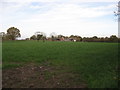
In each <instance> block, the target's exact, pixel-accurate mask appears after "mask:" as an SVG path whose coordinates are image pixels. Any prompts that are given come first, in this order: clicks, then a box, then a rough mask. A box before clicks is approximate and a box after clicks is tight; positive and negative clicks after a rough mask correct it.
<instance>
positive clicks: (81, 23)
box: [0, 0, 119, 38]
mask: <svg viewBox="0 0 120 90" xmlns="http://www.w3.org/2000/svg"><path fill="white" fill-rule="evenodd" d="M118 1H119V0H0V13H2V14H1V19H2V21H1V20H0V23H1V25H2V26H1V27H0V32H2V31H3V32H6V30H7V29H8V28H9V27H13V26H14V27H17V28H18V29H20V31H21V35H22V37H21V38H27V37H30V36H32V35H33V34H34V33H35V32H37V31H40V32H45V33H46V35H47V36H49V35H50V33H52V32H55V33H56V34H62V35H67V36H70V35H80V36H82V37H92V36H98V37H105V36H108V37H109V36H110V35H117V36H118V24H117V20H116V19H117V18H116V17H115V15H114V13H113V12H114V11H115V10H117V7H116V5H117V2H118Z"/></svg>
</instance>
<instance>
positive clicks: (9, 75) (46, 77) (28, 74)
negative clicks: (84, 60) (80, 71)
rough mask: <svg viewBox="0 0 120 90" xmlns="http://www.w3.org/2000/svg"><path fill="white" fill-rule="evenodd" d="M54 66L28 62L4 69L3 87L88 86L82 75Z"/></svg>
mask: <svg viewBox="0 0 120 90" xmlns="http://www.w3.org/2000/svg"><path fill="white" fill-rule="evenodd" d="M62 69H63V68H60V67H59V68H56V67H54V66H46V65H44V66H43V65H35V64H26V65H24V66H21V67H17V68H11V69H3V72H2V74H3V77H2V79H3V80H2V86H3V88H87V85H86V84H85V82H84V81H83V80H82V79H80V76H79V75H77V74H74V73H72V72H62V71H61V70H62Z"/></svg>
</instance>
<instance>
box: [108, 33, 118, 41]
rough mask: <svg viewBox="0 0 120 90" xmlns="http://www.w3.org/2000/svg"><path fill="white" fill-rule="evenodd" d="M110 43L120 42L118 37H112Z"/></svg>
mask: <svg viewBox="0 0 120 90" xmlns="http://www.w3.org/2000/svg"><path fill="white" fill-rule="evenodd" d="M110 41H111V42H118V38H117V36H116V35H111V36H110Z"/></svg>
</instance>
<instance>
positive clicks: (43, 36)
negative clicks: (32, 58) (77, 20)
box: [0, 27, 120, 42]
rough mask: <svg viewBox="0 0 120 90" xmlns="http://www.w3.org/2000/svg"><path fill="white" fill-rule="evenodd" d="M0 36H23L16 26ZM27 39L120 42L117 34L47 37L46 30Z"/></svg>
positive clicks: (11, 38)
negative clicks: (106, 35) (107, 35)
mask: <svg viewBox="0 0 120 90" xmlns="http://www.w3.org/2000/svg"><path fill="white" fill-rule="evenodd" d="M0 36H1V37H2V40H3V41H4V40H16V39H17V38H19V37H21V34H20V30H19V29H18V28H15V27H10V28H8V29H7V33H5V32H0ZM25 40H37V41H39V40H42V41H43V42H45V41H46V40H48V41H74V42H120V38H118V37H117V36H116V35H111V36H110V37H97V36H93V37H81V36H78V35H71V36H64V35H57V34H56V33H54V32H53V33H51V34H50V37H46V34H45V33H44V32H36V33H35V34H34V35H32V36H31V37H29V38H26V39H25Z"/></svg>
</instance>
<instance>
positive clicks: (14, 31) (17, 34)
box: [7, 27, 21, 40]
mask: <svg viewBox="0 0 120 90" xmlns="http://www.w3.org/2000/svg"><path fill="white" fill-rule="evenodd" d="M7 35H8V36H9V39H10V40H15V39H16V38H17V37H21V35H20V30H19V29H17V28H15V27H10V28H9V29H8V30H7Z"/></svg>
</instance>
